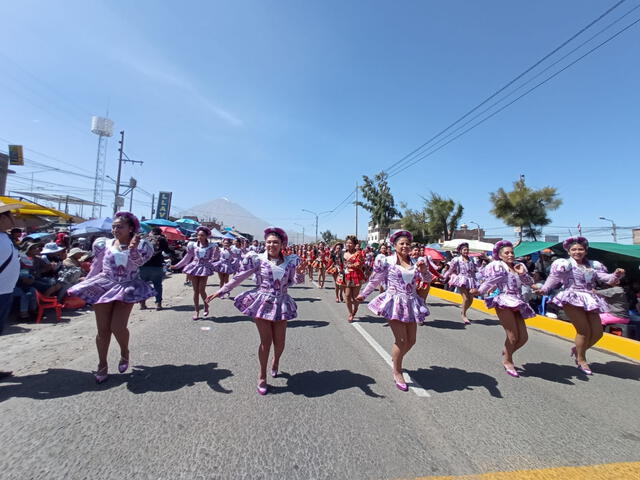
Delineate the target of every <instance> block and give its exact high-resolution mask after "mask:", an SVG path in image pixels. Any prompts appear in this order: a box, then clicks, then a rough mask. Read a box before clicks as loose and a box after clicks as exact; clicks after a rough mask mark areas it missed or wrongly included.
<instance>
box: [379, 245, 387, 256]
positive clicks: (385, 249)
mask: <svg viewBox="0 0 640 480" xmlns="http://www.w3.org/2000/svg"><path fill="white" fill-rule="evenodd" d="M388 251H389V249H388V248H387V246H386V245H382V246H381V247H380V253H383V254H385V255H386V254H387V252H388Z"/></svg>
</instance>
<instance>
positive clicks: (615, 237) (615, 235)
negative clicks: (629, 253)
mask: <svg viewBox="0 0 640 480" xmlns="http://www.w3.org/2000/svg"><path fill="white" fill-rule="evenodd" d="M600 220H606V221H607V222H611V235H612V236H613V243H618V226H617V225H616V222H614V221H613V220H611V219H610V218H605V217H600Z"/></svg>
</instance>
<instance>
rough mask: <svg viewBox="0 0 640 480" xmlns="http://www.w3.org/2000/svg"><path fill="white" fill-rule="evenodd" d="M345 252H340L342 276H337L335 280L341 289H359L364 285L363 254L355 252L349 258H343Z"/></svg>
mask: <svg viewBox="0 0 640 480" xmlns="http://www.w3.org/2000/svg"><path fill="white" fill-rule="evenodd" d="M344 254H345V252H342V258H341V259H340V261H341V263H342V271H343V273H344V275H339V276H338V279H337V283H338V285H341V286H343V287H359V286H361V285H362V284H363V283H364V281H365V280H364V253H363V252H362V250H360V251H356V252H355V253H354V254H353V255H351V256H350V257H349V259H348V260H346V259H345V258H344Z"/></svg>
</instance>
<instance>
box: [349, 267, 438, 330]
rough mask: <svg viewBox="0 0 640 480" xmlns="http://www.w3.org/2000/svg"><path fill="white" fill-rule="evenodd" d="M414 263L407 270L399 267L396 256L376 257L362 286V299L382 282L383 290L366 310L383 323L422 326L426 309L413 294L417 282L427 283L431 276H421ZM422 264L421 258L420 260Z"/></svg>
mask: <svg viewBox="0 0 640 480" xmlns="http://www.w3.org/2000/svg"><path fill="white" fill-rule="evenodd" d="M419 260H420V259H418V260H417V261H415V262H413V261H412V265H411V267H410V268H408V269H407V268H404V267H401V266H400V265H399V264H398V257H397V256H396V255H391V256H389V257H387V256H385V255H383V254H379V255H378V256H377V257H376V260H375V264H374V267H373V274H372V275H371V279H370V280H369V282H368V283H367V284H366V285H365V287H364V289H363V290H362V293H361V294H360V295H361V296H362V297H364V298H366V297H367V296H369V295H370V294H371V292H373V291H374V290H375V289H376V288H378V287H379V286H380V285H383V284H385V283H386V289H385V291H384V292H383V293H381V294H379V295H378V296H377V297H376V298H374V299H373V300H372V301H371V302H369V305H368V308H369V310H371V311H372V312H373V313H375V314H376V315H379V316H381V317H384V318H386V319H387V320H399V321H401V322H416V323H423V322H424V319H425V318H426V317H427V316H428V315H429V309H428V308H427V305H426V304H425V303H424V300H422V298H420V297H419V296H418V294H417V292H416V285H417V284H418V282H422V281H426V282H429V281H430V280H431V274H430V273H428V272H426V273H424V274H423V273H421V272H420V271H419V270H418V268H417V267H416V264H417V262H418V261H419ZM422 260H423V261H425V260H424V259H422Z"/></svg>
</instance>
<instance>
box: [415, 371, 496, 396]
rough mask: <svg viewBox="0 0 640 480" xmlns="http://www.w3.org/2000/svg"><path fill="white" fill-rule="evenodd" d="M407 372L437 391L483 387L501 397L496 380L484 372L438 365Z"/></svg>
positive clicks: (422, 383) (417, 380) (421, 383)
mask: <svg viewBox="0 0 640 480" xmlns="http://www.w3.org/2000/svg"><path fill="white" fill-rule="evenodd" d="M408 373H409V375H411V377H413V379H414V380H415V381H416V382H418V383H419V384H420V385H421V386H422V387H423V388H426V389H427V390H433V391H435V392H438V393H447V392H456V391H461V390H474V388H473V387H484V388H486V389H487V391H488V392H489V393H490V394H491V396H492V397H496V398H502V393H501V392H500V389H498V381H497V380H496V379H495V378H493V377H492V376H490V375H486V374H484V373H480V372H468V371H466V370H461V369H460V368H449V367H438V366H433V367H431V368H420V369H418V370H413V371H409V372H408Z"/></svg>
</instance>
